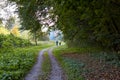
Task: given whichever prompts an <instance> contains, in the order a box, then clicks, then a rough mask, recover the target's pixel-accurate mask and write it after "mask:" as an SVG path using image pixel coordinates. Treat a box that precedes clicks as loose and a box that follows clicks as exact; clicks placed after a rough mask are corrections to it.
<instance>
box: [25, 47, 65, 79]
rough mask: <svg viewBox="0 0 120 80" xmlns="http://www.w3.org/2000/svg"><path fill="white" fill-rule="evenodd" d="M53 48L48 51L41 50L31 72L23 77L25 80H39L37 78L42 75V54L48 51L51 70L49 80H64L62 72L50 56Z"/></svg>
mask: <svg viewBox="0 0 120 80" xmlns="http://www.w3.org/2000/svg"><path fill="white" fill-rule="evenodd" d="M52 50H53V48H50V49H43V50H42V51H41V52H40V53H39V56H38V59H37V62H36V64H35V65H34V66H33V68H32V69H31V71H30V72H29V73H28V75H27V76H26V77H25V80H39V79H38V78H39V76H40V75H41V74H42V70H41V68H42V62H43V54H44V52H45V51H48V55H49V57H50V61H51V65H52V70H51V74H50V78H49V80H66V79H65V77H64V76H63V71H62V69H61V67H60V66H59V64H58V63H57V61H56V59H55V57H54V56H53V54H52Z"/></svg>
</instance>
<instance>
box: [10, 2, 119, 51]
mask: <svg viewBox="0 0 120 80" xmlns="http://www.w3.org/2000/svg"><path fill="white" fill-rule="evenodd" d="M12 1H15V2H16V3H17V4H18V6H19V14H20V18H21V20H22V25H23V28H24V29H30V30H31V31H36V30H39V29H40V28H41V25H42V24H40V20H38V17H36V12H37V11H39V12H40V14H39V16H41V15H42V16H44V15H46V14H47V13H48V11H45V9H46V8H47V9H48V10H50V8H51V7H53V10H52V13H53V14H54V17H55V16H56V15H57V16H58V17H57V22H56V25H57V28H58V29H59V30H61V31H62V32H63V34H64V38H65V40H66V41H67V43H68V45H70V46H71V45H72V46H80V44H81V41H82V40H84V41H85V42H90V43H92V44H93V43H95V44H98V45H100V46H101V47H103V48H106V49H111V50H114V51H119V50H120V27H119V26H120V23H119V22H120V0H86V1H85V0H30V1H29V0H12ZM52 19H53V21H54V18H52Z"/></svg>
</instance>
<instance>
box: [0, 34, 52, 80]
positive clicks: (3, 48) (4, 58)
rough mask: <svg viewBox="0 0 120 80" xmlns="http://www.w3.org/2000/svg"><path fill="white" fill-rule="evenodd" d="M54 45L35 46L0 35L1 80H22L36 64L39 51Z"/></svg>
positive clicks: (16, 38) (25, 41)
mask: <svg viewBox="0 0 120 80" xmlns="http://www.w3.org/2000/svg"><path fill="white" fill-rule="evenodd" d="M43 44H44V45H43ZM52 45H53V44H52V43H51V44H49V43H46V44H45V43H41V44H39V45H38V46H34V45H33V44H31V42H30V41H28V40H24V39H21V38H18V37H15V36H13V35H0V80H22V79H23V78H24V76H25V75H26V74H27V73H28V71H29V70H30V69H31V68H32V66H33V65H34V63H35V62H36V58H37V56H38V53H39V51H40V50H41V49H43V48H47V47H50V46H52Z"/></svg>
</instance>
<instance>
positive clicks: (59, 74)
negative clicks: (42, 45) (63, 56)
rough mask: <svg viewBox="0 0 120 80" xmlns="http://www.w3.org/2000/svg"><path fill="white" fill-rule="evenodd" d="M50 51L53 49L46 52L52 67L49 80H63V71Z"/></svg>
mask: <svg viewBox="0 0 120 80" xmlns="http://www.w3.org/2000/svg"><path fill="white" fill-rule="evenodd" d="M52 50H53V48H51V49H49V50H48V55H49V57H50V60H51V65H52V71H51V75H50V79H49V80H65V79H64V76H63V71H62V69H61V67H60V66H59V64H58V62H57V61H56V58H55V57H54V56H53V54H52Z"/></svg>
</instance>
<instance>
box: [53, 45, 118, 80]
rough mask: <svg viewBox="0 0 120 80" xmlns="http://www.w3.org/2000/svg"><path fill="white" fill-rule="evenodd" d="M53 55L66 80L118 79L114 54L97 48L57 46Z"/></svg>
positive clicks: (116, 60)
mask: <svg viewBox="0 0 120 80" xmlns="http://www.w3.org/2000/svg"><path fill="white" fill-rule="evenodd" d="M54 55H55V56H56V58H57V60H58V61H59V62H60V65H61V66H62V68H63V69H64V71H65V73H66V75H67V80H86V79H89V80H94V79H95V80H98V79H106V80H109V79H119V77H120V76H119V74H120V72H119V71H120V59H119V55H118V54H116V53H112V52H108V51H106V52H105V51H102V49H101V48H98V47H88V46H87V47H81V48H75V47H74V48H68V47H67V46H66V45H64V46H59V47H57V48H56V49H55V50H54Z"/></svg>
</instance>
